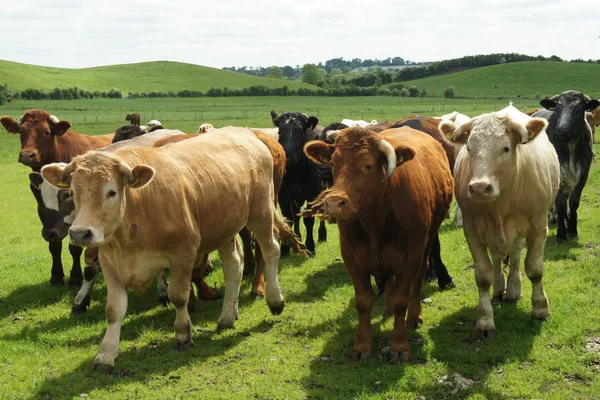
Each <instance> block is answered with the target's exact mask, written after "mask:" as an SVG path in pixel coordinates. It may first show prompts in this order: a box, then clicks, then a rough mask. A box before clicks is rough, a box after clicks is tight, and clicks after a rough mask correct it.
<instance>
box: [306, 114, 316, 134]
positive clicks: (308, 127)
mask: <svg viewBox="0 0 600 400" xmlns="http://www.w3.org/2000/svg"><path fill="white" fill-rule="evenodd" d="M318 123H319V118H317V117H309V118H308V121H306V125H305V127H304V128H305V129H306V130H309V131H312V130H313V129H315V128H316V127H317V124H318Z"/></svg>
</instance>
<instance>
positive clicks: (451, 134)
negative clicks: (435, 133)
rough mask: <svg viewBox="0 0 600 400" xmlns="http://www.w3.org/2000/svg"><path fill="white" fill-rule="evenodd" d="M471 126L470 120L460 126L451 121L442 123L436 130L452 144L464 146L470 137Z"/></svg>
mask: <svg viewBox="0 0 600 400" xmlns="http://www.w3.org/2000/svg"><path fill="white" fill-rule="evenodd" d="M472 125H473V123H472V120H471V121H469V122H465V123H464V124H462V125H460V126H456V124H455V123H454V122H452V121H442V122H440V125H439V126H438V129H439V130H440V132H442V134H443V135H444V136H445V137H446V138H447V139H448V140H449V141H451V142H452V143H454V144H460V145H462V144H465V143H467V140H468V139H469V135H471V126H472Z"/></svg>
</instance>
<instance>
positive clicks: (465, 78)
mask: <svg viewBox="0 0 600 400" xmlns="http://www.w3.org/2000/svg"><path fill="white" fill-rule="evenodd" d="M599 76H600V64H579V63H568V62H549V61H544V62H541V61H540V62H538V61H525V62H518V63H512V64H501V65H493V66H489V67H482V68H474V69H469V70H466V71H461V72H457V73H453V74H446V75H438V76H432V77H429V78H424V79H417V80H412V81H405V82H403V83H405V84H407V85H415V86H416V87H417V88H419V90H422V89H425V90H427V93H428V95H429V96H431V97H443V91H444V88H446V87H448V86H452V87H454V90H455V92H456V95H457V96H461V97H472V98H478V97H479V98H483V97H487V98H490V97H499V96H510V97H515V96H518V95H522V96H526V97H535V96H537V95H540V96H541V97H545V96H551V95H554V94H557V93H561V92H563V91H565V90H569V89H574V90H580V91H583V92H584V93H586V94H588V95H589V96H592V97H598V96H600V85H599V84H598V77H599Z"/></svg>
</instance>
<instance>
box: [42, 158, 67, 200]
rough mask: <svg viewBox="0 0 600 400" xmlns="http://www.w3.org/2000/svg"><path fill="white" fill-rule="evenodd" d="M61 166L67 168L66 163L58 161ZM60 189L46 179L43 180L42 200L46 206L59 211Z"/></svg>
mask: <svg viewBox="0 0 600 400" xmlns="http://www.w3.org/2000/svg"><path fill="white" fill-rule="evenodd" d="M57 164H58V165H59V166H60V167H62V168H65V167H66V166H67V164H66V163H57ZM59 190H60V189H59V188H57V187H54V186H52V185H51V184H49V183H48V182H46V180H45V179H44V181H43V182H42V201H43V202H44V205H45V206H46V208H49V209H51V210H56V211H58V191H59Z"/></svg>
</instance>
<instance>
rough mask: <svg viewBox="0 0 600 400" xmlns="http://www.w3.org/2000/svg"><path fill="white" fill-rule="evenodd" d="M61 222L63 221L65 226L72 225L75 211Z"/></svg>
mask: <svg viewBox="0 0 600 400" xmlns="http://www.w3.org/2000/svg"><path fill="white" fill-rule="evenodd" d="M63 221H65V224H69V225H73V221H75V210H73V212H71V214H69V215H67V216H66V217H64V218H63Z"/></svg>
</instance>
